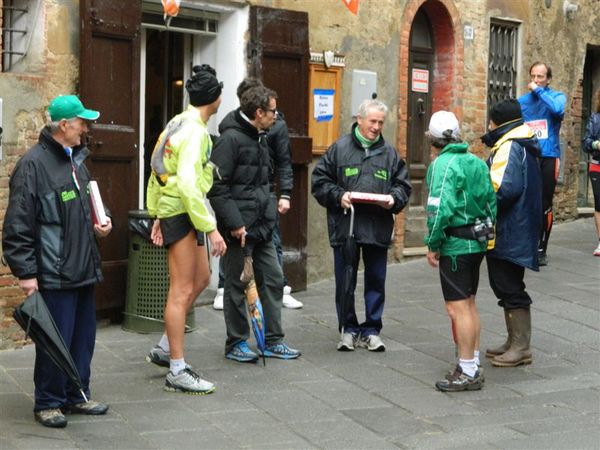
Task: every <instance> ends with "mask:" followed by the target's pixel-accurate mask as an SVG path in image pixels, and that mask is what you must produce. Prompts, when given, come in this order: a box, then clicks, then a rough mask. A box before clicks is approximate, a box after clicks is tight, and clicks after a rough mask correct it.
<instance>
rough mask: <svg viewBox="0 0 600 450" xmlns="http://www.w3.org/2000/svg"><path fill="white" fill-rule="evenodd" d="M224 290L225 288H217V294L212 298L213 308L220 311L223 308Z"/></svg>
mask: <svg viewBox="0 0 600 450" xmlns="http://www.w3.org/2000/svg"><path fill="white" fill-rule="evenodd" d="M224 292H225V288H218V289H217V295H215V299H214V300H213V309H217V310H219V311H221V310H222V309H223V293H224Z"/></svg>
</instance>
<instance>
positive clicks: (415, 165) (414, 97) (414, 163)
mask: <svg viewBox="0 0 600 450" xmlns="http://www.w3.org/2000/svg"><path fill="white" fill-rule="evenodd" d="M409 42H410V44H409V46H410V53H409V63H408V74H409V86H410V88H409V92H408V152H407V155H406V158H407V159H406V160H407V163H408V171H409V175H410V180H411V183H412V186H413V190H412V195H411V197H410V204H409V210H410V212H411V214H409V216H408V220H407V222H406V231H405V235H404V243H405V246H406V247H421V246H422V245H423V235H424V232H425V229H424V228H425V204H426V202H427V189H426V186H425V174H426V172H427V166H428V165H429V159H430V158H429V144H428V142H427V139H424V136H425V131H427V125H428V124H429V117H430V116H431V96H432V89H431V87H432V83H433V75H434V74H433V57H434V49H433V34H432V32H431V24H430V22H429V19H428V17H427V14H426V13H425V11H423V8H420V9H419V11H417V14H416V16H415V19H414V20H413V25H412V28H411V30H410V41H409Z"/></svg>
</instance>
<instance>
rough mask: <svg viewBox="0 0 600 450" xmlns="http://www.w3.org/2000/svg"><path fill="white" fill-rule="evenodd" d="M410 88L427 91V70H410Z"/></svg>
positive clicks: (414, 90) (416, 90) (415, 90)
mask: <svg viewBox="0 0 600 450" xmlns="http://www.w3.org/2000/svg"><path fill="white" fill-rule="evenodd" d="M412 90H413V92H425V93H427V92H429V70H425V69H413V70H412Z"/></svg>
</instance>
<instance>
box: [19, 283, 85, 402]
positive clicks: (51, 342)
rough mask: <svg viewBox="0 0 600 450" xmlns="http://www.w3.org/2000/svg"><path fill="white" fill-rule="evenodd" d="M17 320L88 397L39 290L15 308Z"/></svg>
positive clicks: (83, 395)
mask: <svg viewBox="0 0 600 450" xmlns="http://www.w3.org/2000/svg"><path fill="white" fill-rule="evenodd" d="M13 317H14V319H15V321H16V322H17V323H18V324H19V325H20V327H21V328H23V330H24V331H25V333H26V334H27V336H28V337H30V338H31V340H32V341H33V342H35V344H36V345H37V346H38V349H40V350H42V351H43V352H44V353H46V354H47V355H48V357H49V358H50V359H51V360H52V362H53V363H54V364H56V367H58V368H59V369H60V370H62V371H63V372H64V373H65V375H67V377H69V379H70V380H71V381H72V382H73V383H74V384H75V385H76V386H77V387H78V388H79V392H81V395H82V397H83V399H84V400H85V401H86V402H87V401H88V399H87V397H86V395H85V394H84V392H83V383H82V382H81V377H80V376H79V371H78V370H77V367H75V362H74V361H73V358H72V357H71V353H70V352H69V350H68V349H67V345H66V344H65V341H64V340H63V337H62V335H61V334H60V331H59V330H58V327H57V326H56V323H54V319H53V318H52V315H51V314H50V311H49V310H48V307H47V306H46V302H45V301H44V298H43V297H42V294H40V292H39V291H34V292H33V294H31V295H30V296H29V297H27V298H26V299H25V301H24V302H23V303H21V304H20V305H19V306H17V307H16V308H15V312H14V313H13Z"/></svg>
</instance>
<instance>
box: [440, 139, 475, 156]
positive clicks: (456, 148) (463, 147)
mask: <svg viewBox="0 0 600 450" xmlns="http://www.w3.org/2000/svg"><path fill="white" fill-rule="evenodd" d="M468 149H469V144H467V143H466V142H453V143H451V144H448V145H446V146H445V147H444V148H443V149H442V150H441V151H440V155H442V154H444V153H467V150H468Z"/></svg>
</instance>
